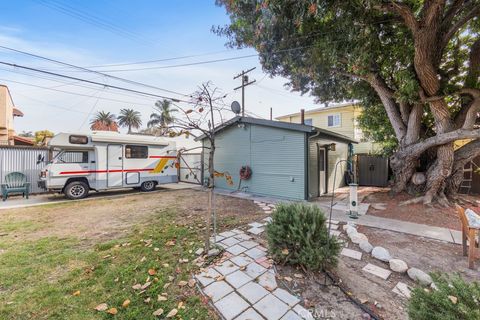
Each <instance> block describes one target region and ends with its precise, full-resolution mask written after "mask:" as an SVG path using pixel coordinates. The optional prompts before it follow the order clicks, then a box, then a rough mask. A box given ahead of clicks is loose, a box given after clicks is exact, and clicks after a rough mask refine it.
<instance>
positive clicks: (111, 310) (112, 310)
mask: <svg viewBox="0 0 480 320" xmlns="http://www.w3.org/2000/svg"><path fill="white" fill-rule="evenodd" d="M107 313H110V314H113V315H116V314H117V313H118V310H117V308H110V309H108V310H107Z"/></svg>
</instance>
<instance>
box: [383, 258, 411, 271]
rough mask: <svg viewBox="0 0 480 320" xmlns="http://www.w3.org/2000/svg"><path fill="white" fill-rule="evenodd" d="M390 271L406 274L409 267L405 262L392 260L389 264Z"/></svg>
mask: <svg viewBox="0 0 480 320" xmlns="http://www.w3.org/2000/svg"><path fill="white" fill-rule="evenodd" d="M388 263H389V264H390V269H391V270H392V271H395V272H399V273H404V272H406V271H407V270H408V265H407V263H406V262H405V261H403V260H400V259H391V260H390V261H389V262H388Z"/></svg>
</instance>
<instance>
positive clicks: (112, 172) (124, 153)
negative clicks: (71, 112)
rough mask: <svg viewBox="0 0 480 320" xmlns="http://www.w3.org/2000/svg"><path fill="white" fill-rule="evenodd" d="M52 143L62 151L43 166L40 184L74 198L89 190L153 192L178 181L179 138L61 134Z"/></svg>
mask: <svg viewBox="0 0 480 320" xmlns="http://www.w3.org/2000/svg"><path fill="white" fill-rule="evenodd" d="M49 146H50V147H51V148H52V149H53V150H54V151H55V152H58V153H57V154H56V156H55V157H54V158H53V159H52V161H50V162H49V163H48V164H47V165H46V166H45V168H44V169H43V170H42V172H41V174H40V181H39V186H40V187H43V188H45V189H47V190H50V191H55V192H61V193H64V194H65V196H66V197H67V198H69V199H81V198H84V197H86V196H87V195H88V192H89V190H96V191H101V190H107V189H119V188H139V189H141V190H142V191H152V190H154V189H155V187H156V185H157V184H164V183H174V182H178V171H177V154H176V148H175V142H170V141H167V140H165V139H163V138H160V137H152V136H141V135H126V134H120V133H117V132H106V131H93V132H91V133H90V134H73V133H59V134H57V135H55V136H54V137H53V138H52V139H51V140H50V142H49ZM39 160H41V159H39Z"/></svg>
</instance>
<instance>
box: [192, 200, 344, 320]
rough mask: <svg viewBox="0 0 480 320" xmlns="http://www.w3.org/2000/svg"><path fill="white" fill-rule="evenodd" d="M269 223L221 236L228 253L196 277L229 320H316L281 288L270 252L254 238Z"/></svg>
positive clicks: (258, 224) (298, 300)
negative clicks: (269, 255) (269, 256)
mask: <svg viewBox="0 0 480 320" xmlns="http://www.w3.org/2000/svg"><path fill="white" fill-rule="evenodd" d="M256 204H257V205H258V206H260V207H261V208H263V207H265V208H268V210H265V211H269V210H272V209H273V208H274V206H273V205H271V204H268V203H256ZM270 221H271V218H265V219H264V220H262V221H259V222H254V223H251V224H249V227H250V229H248V231H247V232H244V231H242V230H238V229H234V230H231V231H226V232H222V233H221V234H219V235H218V236H217V237H216V240H217V241H216V244H218V245H221V246H222V247H224V248H225V253H224V254H223V256H222V258H221V259H220V261H218V262H216V263H215V264H214V265H212V266H209V267H208V268H205V269H202V270H201V272H200V273H199V274H197V275H195V278H196V279H197V280H198V283H199V285H200V287H201V290H202V292H203V293H204V294H205V295H206V296H208V297H209V298H210V299H211V301H212V302H213V305H214V306H215V308H216V310H217V312H218V313H220V314H221V315H222V317H223V318H225V319H227V320H233V319H235V320H247V319H249V320H256V319H259V320H261V319H272V320H280V319H313V317H312V315H311V314H310V312H309V311H308V310H306V309H305V308H304V307H302V306H301V302H300V299H299V298H298V297H296V296H294V295H292V294H291V293H290V292H288V291H287V290H284V289H281V288H278V284H277V280H276V277H275V271H274V269H273V266H272V261H271V260H270V259H269V258H268V257H267V252H266V251H267V249H266V248H265V247H263V246H261V245H260V243H258V242H257V241H255V240H254V239H253V238H252V236H251V235H258V234H260V233H262V232H263V231H264V227H265V225H266V224H267V223H269V222H270ZM332 231H335V230H332ZM213 242H215V241H213V239H212V243H213Z"/></svg>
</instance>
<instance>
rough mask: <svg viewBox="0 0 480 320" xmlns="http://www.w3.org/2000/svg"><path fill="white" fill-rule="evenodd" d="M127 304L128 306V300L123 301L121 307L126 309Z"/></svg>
mask: <svg viewBox="0 0 480 320" xmlns="http://www.w3.org/2000/svg"><path fill="white" fill-rule="evenodd" d="M129 304H130V300H128V299H127V300H125V301H123V303H122V307H124V308H126V307H128V305H129Z"/></svg>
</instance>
